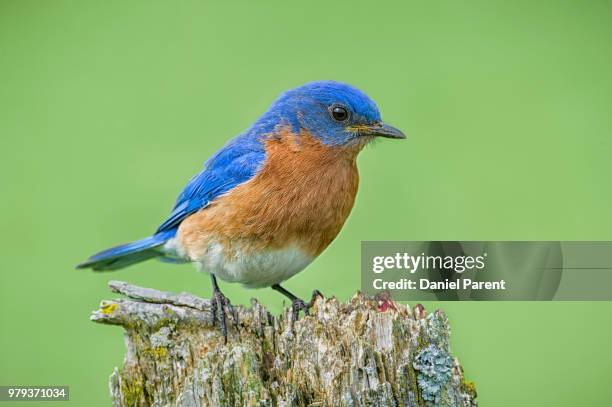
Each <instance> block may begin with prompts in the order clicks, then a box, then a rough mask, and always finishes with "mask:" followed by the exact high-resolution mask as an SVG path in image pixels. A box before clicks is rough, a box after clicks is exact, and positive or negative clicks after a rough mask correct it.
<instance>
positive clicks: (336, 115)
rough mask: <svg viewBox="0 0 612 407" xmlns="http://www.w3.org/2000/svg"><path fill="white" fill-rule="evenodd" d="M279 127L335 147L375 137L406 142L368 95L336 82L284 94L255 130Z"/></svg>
mask: <svg viewBox="0 0 612 407" xmlns="http://www.w3.org/2000/svg"><path fill="white" fill-rule="evenodd" d="M278 126H290V127H291V129H292V130H293V132H295V133H299V132H300V131H303V130H304V131H306V132H308V133H309V134H310V135H312V136H313V137H316V138H318V139H319V140H320V141H321V142H323V143H324V144H327V145H332V146H342V145H350V144H353V143H360V144H361V143H362V142H363V141H368V140H370V139H371V138H372V137H375V136H382V137H388V138H405V136H404V134H403V133H402V132H401V131H399V130H398V129H396V128H394V127H391V126H389V125H387V124H384V123H383V122H382V120H381V118H380V111H379V110H378V107H377V106H376V103H374V101H373V100H372V99H370V98H369V97H368V95H366V94H365V93H363V92H362V91H360V90H359V89H357V88H354V87H352V86H350V85H347V84H344V83H339V82H334V81H320V82H311V83H307V84H306V85H303V86H300V87H298V88H295V89H291V90H289V91H287V92H285V93H283V94H282V95H281V96H280V97H279V98H278V99H277V100H276V101H275V102H274V103H273V104H272V106H271V107H270V109H269V110H268V111H267V112H266V113H265V114H264V115H263V116H262V117H261V118H260V119H259V120H258V122H257V123H256V124H255V126H254V129H257V130H260V131H261V130H264V131H265V130H268V131H269V130H272V129H274V128H276V127H278Z"/></svg>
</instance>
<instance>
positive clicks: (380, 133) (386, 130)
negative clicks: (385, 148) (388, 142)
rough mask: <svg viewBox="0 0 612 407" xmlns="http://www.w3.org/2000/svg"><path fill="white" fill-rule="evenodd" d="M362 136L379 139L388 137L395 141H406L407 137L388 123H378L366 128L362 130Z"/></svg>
mask: <svg viewBox="0 0 612 407" xmlns="http://www.w3.org/2000/svg"><path fill="white" fill-rule="evenodd" d="M361 133H362V134H366V135H369V136H377V137H386V138H394V139H405V138H406V135H405V134H404V133H402V131H401V130H400V129H397V128H395V127H393V126H390V125H388V124H386V123H382V122H381V123H376V124H372V125H368V126H364V128H363V130H361Z"/></svg>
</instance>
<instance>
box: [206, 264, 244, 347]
mask: <svg viewBox="0 0 612 407" xmlns="http://www.w3.org/2000/svg"><path fill="white" fill-rule="evenodd" d="M210 278H211V280H212V286H213V297H212V300H211V303H212V314H213V326H214V324H215V322H216V321H217V320H218V321H219V325H220V328H221V333H222V334H223V337H224V338H225V343H227V318H226V315H225V311H227V312H229V313H230V314H231V315H232V319H233V320H234V324H235V325H236V329H238V312H237V311H236V309H235V308H234V307H233V306H232V303H231V302H230V300H229V298H227V297H226V296H225V295H223V293H222V292H221V290H219V285H218V284H217V277H215V275H214V274H212V273H211V275H210Z"/></svg>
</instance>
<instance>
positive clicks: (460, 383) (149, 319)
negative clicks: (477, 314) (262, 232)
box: [91, 281, 477, 407]
mask: <svg viewBox="0 0 612 407" xmlns="http://www.w3.org/2000/svg"><path fill="white" fill-rule="evenodd" d="M109 286H110V288H111V290H112V291H114V292H117V293H121V294H123V295H125V296H127V297H128V298H123V299H117V300H112V301H103V302H102V304H101V305H100V309H99V310H97V311H94V312H93V314H92V316H91V320H92V321H94V322H98V323H102V324H110V325H121V326H122V327H123V328H124V329H125V343H126V347H127V353H126V356H125V363H124V365H123V367H122V368H120V369H118V368H115V370H114V372H113V373H112V375H111V377H110V392H111V396H112V399H113V403H114V405H115V406H215V407H216V406H409V407H414V406H462V407H463V406H465V407H468V406H470V407H471V406H476V405H477V402H476V391H475V387H474V385H473V384H472V383H470V382H467V381H465V380H464V378H463V371H462V368H461V366H460V365H459V361H458V360H457V359H455V358H453V357H452V356H451V354H450V348H449V333H450V331H449V326H448V319H447V317H446V315H445V314H444V312H443V311H441V310H437V311H435V312H433V313H429V314H428V313H427V312H426V311H425V310H424V309H423V306H422V305H420V304H419V305H417V306H415V307H414V308H413V309H411V308H409V307H408V306H406V305H402V304H399V303H397V304H396V303H394V302H392V301H391V300H390V299H389V298H388V297H386V298H383V297H381V298H369V297H366V296H364V295H363V294H361V293H357V294H355V296H354V297H353V298H352V299H351V300H350V301H349V302H347V303H340V302H339V301H338V300H336V299H335V298H318V299H317V300H316V301H315V303H314V305H313V307H312V308H311V311H310V315H309V316H305V317H301V318H300V319H299V320H298V321H295V324H294V326H293V329H292V321H291V320H292V313H291V310H290V309H289V308H286V309H285V310H284V312H283V313H282V315H280V316H279V317H274V316H272V315H271V314H270V313H269V312H268V311H267V310H266V309H265V308H264V307H263V306H262V305H261V304H259V303H258V302H257V300H255V299H253V300H251V308H244V307H237V313H238V320H239V323H238V325H237V327H234V326H233V324H232V323H231V322H232V321H233V319H232V316H231V315H228V331H229V333H228V335H229V337H228V343H227V344H226V343H225V341H224V338H223V336H222V335H221V333H220V330H219V328H218V324H217V325H214V324H213V316H212V314H211V304H210V301H209V300H207V299H202V298H198V297H196V296H194V295H192V294H188V293H182V294H171V293H167V292H162V291H157V290H153V289H148V288H141V287H136V286H133V285H130V284H128V283H124V282H119V281H111V282H110V283H109Z"/></svg>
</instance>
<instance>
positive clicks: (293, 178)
mask: <svg viewBox="0 0 612 407" xmlns="http://www.w3.org/2000/svg"><path fill="white" fill-rule="evenodd" d="M381 137H382V138H389V139H405V138H406V136H405V135H404V133H403V132H402V131H400V130H399V129H398V128H396V127H393V126H391V125H389V124H387V123H385V122H383V121H382V119H381V114H380V110H379V108H378V106H377V105H376V103H375V102H374V101H373V100H372V99H371V98H370V97H369V96H368V95H366V94H365V93H364V92H363V91H361V90H359V89H357V88H356V87H354V86H352V85H349V84H346V83H342V82H337V81H330V80H325V81H315V82H309V83H306V84H304V85H302V86H299V87H296V88H293V89H290V90H288V91H286V92H284V93H282V94H281V95H280V96H279V97H278V98H277V99H276V100H275V101H274V102H273V103H272V104H271V106H270V107H269V108H268V110H267V111H265V113H263V115H262V116H260V117H259V119H257V120H256V121H255V122H254V123H253V124H252V125H251V126H250V127H249V128H247V129H246V130H245V131H244V132H243V133H241V134H239V135H238V136H236V137H234V138H232V139H230V140H229V141H228V142H227V143H226V144H225V145H224V146H223V147H222V148H221V149H219V150H218V151H217V152H216V153H214V154H213V155H212V156H211V157H210V158H209V159H208V160H207V161H206V162H205V164H204V168H203V169H202V170H201V171H200V172H199V173H197V174H196V175H195V176H194V177H193V178H191V180H190V181H189V182H188V183H187V185H186V186H185V188H184V189H183V191H182V192H181V193H180V195H179V196H178V198H177V200H176V203H175V205H174V207H173V209H172V211H171V213H170V215H169V216H168V217H167V218H166V219H165V221H163V222H162V223H161V225H160V226H159V227H158V228H157V230H156V231H155V232H154V233H153V234H152V235H151V236H149V237H146V238H144V239H141V240H137V241H134V242H131V243H127V244H122V245H119V246H115V247H112V248H110V249H107V250H104V251H101V252H99V253H96V254H94V255H92V256H91V257H89V258H88V259H87V260H86V261H84V262H82V263H81V264H79V265H77V268H79V269H92V270H94V271H111V270H118V269H121V268H124V267H127V266H130V265H132V264H135V263H139V262H142V261H145V260H148V259H153V258H157V259H159V260H162V261H166V262H172V263H193V264H194V265H195V266H196V268H197V269H198V270H199V271H202V272H207V273H209V274H210V278H211V281H212V291H213V293H212V300H211V304H212V310H213V315H214V318H213V323H215V324H216V323H217V322H218V323H219V325H220V329H221V331H222V333H223V335H224V336H225V340H226V342H227V321H226V318H227V317H226V312H227V313H228V314H229V315H232V316H233V319H234V322H235V323H236V324H237V323H238V321H237V313H236V312H235V309H234V308H233V306H232V304H231V302H230V300H229V299H228V298H227V297H226V296H225V295H224V294H223V293H222V292H221V290H220V288H219V285H218V282H217V279H221V280H223V281H226V282H231V283H241V284H242V285H243V286H244V287H246V288H264V287H271V288H272V289H274V290H276V291H278V292H280V293H281V294H283V295H285V296H286V297H287V298H289V300H290V301H291V304H292V310H293V321H295V320H296V319H297V318H298V314H299V312H300V311H304V313H305V314H307V313H308V309H309V307H310V306H312V303H313V301H314V299H315V296H316V295H319V294H320V293H319V292H318V291H317V290H314V292H313V298H312V299H311V301H310V302H309V303H306V302H304V301H303V300H302V299H300V298H299V297H297V296H296V295H294V294H293V293H291V292H289V291H288V290H286V289H285V288H284V287H282V286H281V285H280V284H281V283H283V282H285V281H286V280H288V279H289V278H291V277H292V276H294V275H295V274H297V273H298V272H300V271H302V270H304V269H305V268H306V267H307V266H308V265H309V264H310V263H311V262H312V261H313V260H314V259H315V258H316V257H317V256H319V255H320V254H321V253H322V252H323V251H324V250H325V248H327V246H329V244H330V243H331V242H332V241H333V240H334V239H335V237H336V236H337V235H338V233H339V232H340V230H341V228H342V227H343V225H344V223H345V221H346V219H347V217H348V216H349V213H350V212H351V209H352V207H353V204H354V202H355V197H356V194H357V189H358V185H359V173H358V169H357V164H356V159H357V155H358V154H359V152H360V151H361V150H362V149H363V148H364V147H365V146H366V145H368V144H369V143H371V142H372V141H373V140H375V139H378V138H381Z"/></svg>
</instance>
